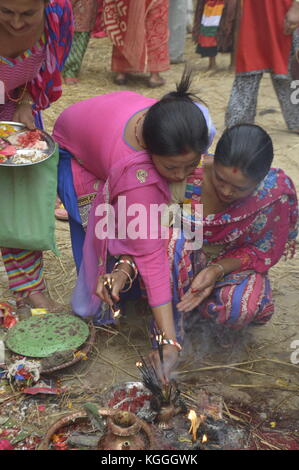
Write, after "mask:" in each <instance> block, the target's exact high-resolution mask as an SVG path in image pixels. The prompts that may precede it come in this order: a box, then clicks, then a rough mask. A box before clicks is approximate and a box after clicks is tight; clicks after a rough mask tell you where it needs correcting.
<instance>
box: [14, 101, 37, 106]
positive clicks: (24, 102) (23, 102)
mask: <svg viewBox="0 0 299 470" xmlns="http://www.w3.org/2000/svg"><path fill="white" fill-rule="evenodd" d="M21 104H30V106H32V105H33V104H34V102H33V101H32V100H22V101H19V102H18V106H20V105H21Z"/></svg>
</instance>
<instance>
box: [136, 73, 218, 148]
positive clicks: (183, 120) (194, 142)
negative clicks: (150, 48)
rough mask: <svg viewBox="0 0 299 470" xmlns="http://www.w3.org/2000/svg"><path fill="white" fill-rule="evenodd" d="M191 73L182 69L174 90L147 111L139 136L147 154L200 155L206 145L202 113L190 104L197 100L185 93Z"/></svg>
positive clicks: (190, 94)
mask: <svg viewBox="0 0 299 470" xmlns="http://www.w3.org/2000/svg"><path fill="white" fill-rule="evenodd" d="M190 85H191V71H187V70H186V69H185V71H184V73H183V75H182V78H181V81H180V83H179V84H177V90H176V91H173V92H171V93H168V94H167V95H165V96H163V98H162V99H161V100H160V101H158V102H157V103H155V104H154V105H153V106H151V107H150V108H149V110H148V111H147V113H146V115H145V119H144V124H143V131H142V137H143V141H144V143H145V146H146V149H147V150H148V151H149V153H151V154H154V155H159V156H165V157H167V156H175V155H182V154H184V153H187V152H190V151H191V152H195V153H196V154H198V155H200V154H202V153H204V152H205V151H206V150H207V147H208V144H209V135H208V127H207V123H206V120H205V117H204V115H203V113H202V111H201V110H200V109H199V108H198V106H197V105H196V104H195V103H194V101H200V100H199V99H198V98H197V97H196V96H195V95H193V94H192V93H189V92H188V90H189V88H190Z"/></svg>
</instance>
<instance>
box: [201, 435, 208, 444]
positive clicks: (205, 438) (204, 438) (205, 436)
mask: <svg viewBox="0 0 299 470" xmlns="http://www.w3.org/2000/svg"><path fill="white" fill-rule="evenodd" d="M207 441H208V436H207V435H206V434H204V435H203V436H202V440H201V442H202V444H204V443H205V442H207Z"/></svg>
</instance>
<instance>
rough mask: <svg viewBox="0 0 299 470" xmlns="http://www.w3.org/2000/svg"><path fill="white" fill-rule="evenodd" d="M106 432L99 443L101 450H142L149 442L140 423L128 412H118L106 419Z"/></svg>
mask: <svg viewBox="0 0 299 470" xmlns="http://www.w3.org/2000/svg"><path fill="white" fill-rule="evenodd" d="M107 427H108V432H107V434H105V435H104V436H103V437H102V438H101V439H100V441H99V444H98V449H101V450H144V449H146V448H147V446H148V444H149V442H146V441H147V439H146V436H144V434H143V433H141V432H140V431H141V430H142V421H141V420H140V419H139V418H138V417H137V416H136V415H134V414H133V413H130V412H129V411H118V412H116V413H115V414H113V415H111V416H109V418H108V419H107Z"/></svg>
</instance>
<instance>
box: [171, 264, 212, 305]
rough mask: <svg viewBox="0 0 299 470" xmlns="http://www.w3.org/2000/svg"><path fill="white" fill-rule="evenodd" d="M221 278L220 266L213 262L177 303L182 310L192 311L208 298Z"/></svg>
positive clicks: (196, 278)
mask: <svg viewBox="0 0 299 470" xmlns="http://www.w3.org/2000/svg"><path fill="white" fill-rule="evenodd" d="M218 279H219V266H218V265H213V264H211V265H210V266H208V267H207V268H205V269H203V270H202V271H201V272H200V273H199V274H197V276H196V277H195V279H194V280H193V282H192V284H191V288H190V289H189V290H188V292H186V294H185V295H183V297H182V299H181V301H180V302H179V303H178V304H177V308H178V310H180V311H181V312H190V311H191V310H193V309H194V308H195V307H197V306H198V305H200V304H201V302H202V301H203V300H204V299H206V298H207V297H208V296H209V295H211V293H212V292H213V289H214V287H215V284H216V282H217V280H218Z"/></svg>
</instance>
